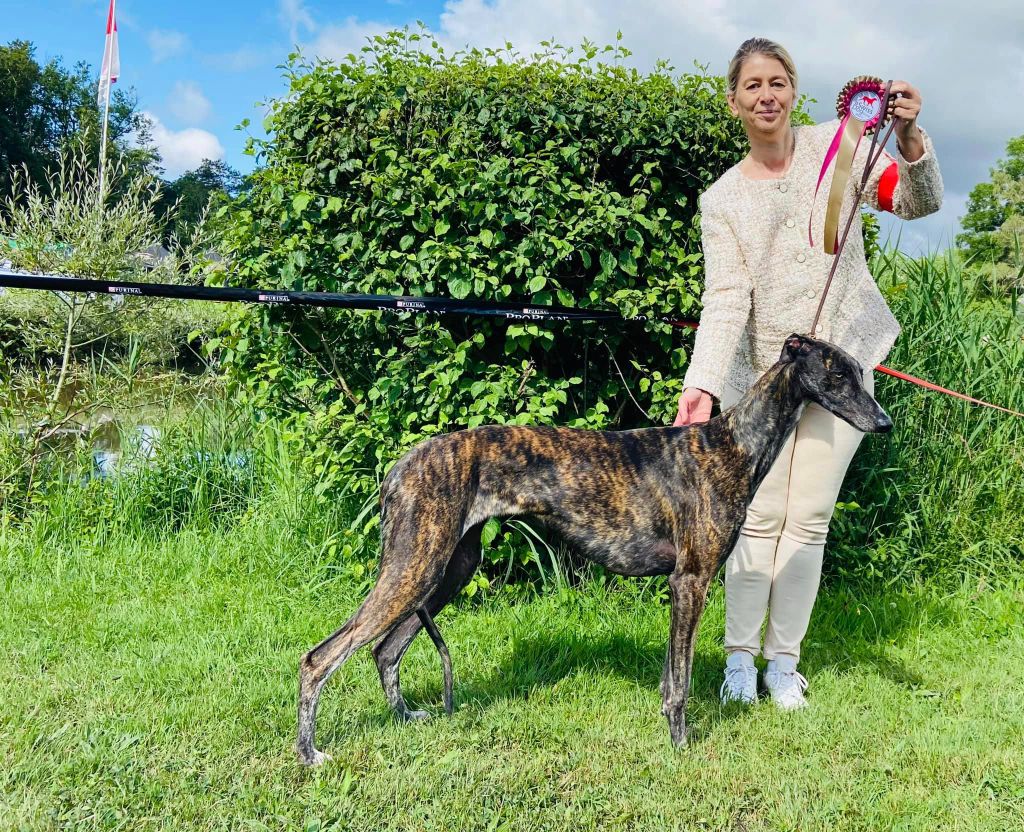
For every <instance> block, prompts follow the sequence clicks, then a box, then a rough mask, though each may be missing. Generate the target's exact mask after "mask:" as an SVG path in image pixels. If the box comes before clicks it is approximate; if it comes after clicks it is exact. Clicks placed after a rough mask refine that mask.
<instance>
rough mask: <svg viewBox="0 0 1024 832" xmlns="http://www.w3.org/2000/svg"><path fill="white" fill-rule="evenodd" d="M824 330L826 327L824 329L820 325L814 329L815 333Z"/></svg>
mask: <svg viewBox="0 0 1024 832" xmlns="http://www.w3.org/2000/svg"><path fill="white" fill-rule="evenodd" d="M824 328H825V327H823V326H822V325H821V324H818V325H817V326H816V327H814V331H815V332H817V333H820V332H821V331H822V330H823V329H824Z"/></svg>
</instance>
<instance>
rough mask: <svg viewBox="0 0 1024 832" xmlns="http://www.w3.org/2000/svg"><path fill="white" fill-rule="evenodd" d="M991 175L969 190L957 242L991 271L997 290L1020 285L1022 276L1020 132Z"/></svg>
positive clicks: (1023, 144) (1023, 142)
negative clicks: (965, 212)
mask: <svg viewBox="0 0 1024 832" xmlns="http://www.w3.org/2000/svg"><path fill="white" fill-rule="evenodd" d="M990 173H991V176H992V179H991V181H989V182H981V183H979V184H978V185H976V186H975V187H974V189H973V190H972V191H971V193H970V196H969V198H968V201H967V214H966V215H965V216H964V217H963V219H962V220H961V225H962V227H963V229H964V230H963V233H961V234H959V235H958V236H957V238H956V241H957V244H958V245H959V246H960V247H961V248H962V249H963V250H964V253H965V254H966V255H967V256H968V257H969V258H970V259H971V261H972V262H973V263H975V264H976V265H977V266H978V267H979V268H982V269H985V270H987V271H989V272H990V273H991V276H992V285H993V286H994V287H995V290H996V291H997V292H998V293H1002V292H1005V291H1007V290H1008V289H1009V288H1010V287H1011V286H1017V287H1018V288H1019V287H1020V286H1021V282H1022V276H1024V260H1022V259H1021V251H1022V250H1024V136H1018V137H1017V138H1014V139H1010V141H1009V142H1008V143H1007V145H1006V158H1005V159H1000V160H999V162H997V163H996V166H995V168H993V169H992V170H991V171H990Z"/></svg>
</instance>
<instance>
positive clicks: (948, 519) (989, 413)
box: [831, 251, 1024, 581]
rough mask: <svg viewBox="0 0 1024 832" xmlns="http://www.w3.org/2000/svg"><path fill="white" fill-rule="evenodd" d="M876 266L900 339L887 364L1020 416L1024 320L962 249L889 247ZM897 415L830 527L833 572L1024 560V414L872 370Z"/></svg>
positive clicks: (869, 447)
mask: <svg viewBox="0 0 1024 832" xmlns="http://www.w3.org/2000/svg"><path fill="white" fill-rule="evenodd" d="M872 271H873V273H874V275H875V276H876V278H877V279H878V282H879V286H880V287H881V288H882V290H883V292H884V293H885V294H886V296H887V300H888V302H889V305H890V307H891V308H892V310H893V313H894V314H895V315H896V317H897V318H898V319H899V321H900V323H901V325H902V327H903V332H902V334H901V335H900V337H899V339H898V340H897V343H896V345H895V347H894V348H893V350H892V352H891V354H890V355H889V357H888V359H887V361H886V365H887V366H889V367H892V368H893V369H898V370H902V371H904V372H907V373H910V374H912V375H915V376H919V377H922V378H926V379H928V380H930V381H933V382H935V383H936V384H939V385H941V386H943V387H947V388H950V389H953V390H957V391H960V392H964V393H967V394H969V395H972V396H975V397H977V398H980V399H984V400H986V401H990V402H993V403H996V404H1001V405H1003V406H1005V407H1009V408H1011V409H1013V410H1017V411H1024V318H1022V317H1021V315H1020V312H1021V310H1020V309H1019V308H1018V306H1017V298H1016V297H1015V296H1006V297H1003V298H996V299H993V298H992V297H991V295H990V294H989V293H987V292H985V291H983V289H984V287H983V286H982V285H981V282H982V281H983V280H984V277H983V276H982V275H980V274H978V273H975V272H974V271H972V270H971V269H969V268H966V267H965V266H964V265H963V263H962V262H961V260H960V258H959V256H958V255H957V253H956V252H955V251H948V252H946V253H945V254H943V255H933V256H930V257H922V258H911V257H907V256H905V255H902V254H899V253H898V252H893V251H882V252H880V253H879V254H878V255H877V256H876V257H875V258H874V261H873V263H872ZM876 381H877V384H876V387H877V390H876V395H877V397H878V400H879V402H880V403H881V404H882V406H883V407H885V408H886V410H887V411H888V412H889V414H890V415H891V416H892V418H893V421H894V422H895V429H894V430H893V432H892V433H891V434H890V435H889V436H887V437H866V439H865V442H864V444H863V446H862V447H861V449H860V451H859V452H858V455H857V457H856V458H855V460H854V462H853V465H852V466H851V470H850V475H849V476H848V477H847V481H846V485H845V487H844V490H843V493H842V494H841V495H840V503H839V506H838V507H837V516H836V518H835V521H834V524H833V527H832V535H831V538H832V551H833V553H834V557H833V558H832V559H831V562H832V565H833V568H834V569H835V570H836V571H838V572H840V573H844V574H851V573H856V574H858V575H863V576H869V577H877V576H881V577H883V578H884V579H886V580H890V581H896V580H900V579H904V578H906V577H908V576H909V575H911V574H919V575H928V576H936V575H949V576H953V575H955V574H957V573H959V572H962V571H965V570H967V571H970V572H972V573H974V572H983V573H992V574H997V573H999V572H1000V571H1001V570H1003V569H1004V568H1005V567H1006V566H1007V565H1009V564H1010V563H1018V564H1019V563H1020V562H1022V561H1024V522H1022V519H1021V506H1022V505H1024V419H1022V418H1020V417H1015V416H1012V415H1009V414H1006V413H1002V412H1000V411H997V410H993V409H990V408H986V407H983V406H980V405H974V404H971V403H968V402H965V401H962V400H959V399H956V398H953V397H950V396H947V395H944V394H941V393H936V392H930V391H926V390H924V389H922V388H920V387H918V386H915V385H912V384H910V383H908V382H905V381H902V380H900V379H895V378H892V377H890V376H886V375H883V374H881V373H876Z"/></svg>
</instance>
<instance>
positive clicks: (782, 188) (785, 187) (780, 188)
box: [779, 182, 789, 193]
mask: <svg viewBox="0 0 1024 832" xmlns="http://www.w3.org/2000/svg"><path fill="white" fill-rule="evenodd" d="M779 190H780V191H782V193H786V191H788V190H789V185H787V184H786V183H785V182H783V183H782V184H781V185H779Z"/></svg>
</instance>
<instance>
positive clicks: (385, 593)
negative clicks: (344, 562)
mask: <svg viewBox="0 0 1024 832" xmlns="http://www.w3.org/2000/svg"><path fill="white" fill-rule="evenodd" d="M445 561H446V558H444V557H437V556H432V555H430V554H428V553H424V554H421V557H420V559H419V562H418V563H419V565H420V566H421V569H420V570H418V571H417V573H416V574H415V575H412V576H410V575H409V573H407V572H406V571H404V570H402V569H388V568H384V569H382V571H381V575H380V578H379V579H378V580H377V584H376V586H374V588H373V589H372V590H371V591H370V594H369V595H368V596H367V598H366V600H365V601H363V604H362V606H360V607H359V609H358V610H357V611H356V613H355V615H353V616H352V617H351V618H350V619H349V620H348V621H346V622H345V624H344V625H343V626H342V627H341V629H340V630H338V631H337V632H336V633H334V634H333V635H332V636H330V637H329V638H327V639H325V640H324V641H323V642H321V643H320V644H319V645H317V646H316V647H314V648H313V649H312V650H310V651H309V652H308V653H306V655H305V656H303V657H302V661H301V662H300V664H299V720H298V722H299V724H298V739H297V741H296V744H295V749H296V751H297V753H298V755H299V759H300V760H301V761H302V762H303V763H304V764H306V765H317V764H318V763H322V762H323V761H324V760H325V759H327V758H326V756H325V755H324V754H322V753H321V752H319V751H317V750H316V747H315V743H314V741H315V732H316V711H317V705H318V703H319V700H320V692H321V691H322V690H323V686H324V685H325V684H326V683H327V680H328V679H329V678H330V677H331V675H332V674H333V673H334V672H335V671H336V670H337V669H338V668H339V667H341V666H342V665H343V664H344V663H345V662H346V661H348V659H349V658H350V657H351V656H352V654H353V653H355V652H356V651H357V650H359V648H361V647H364V646H365V645H367V644H370V643H372V642H373V641H376V640H377V639H378V638H380V637H381V636H382V635H384V634H385V633H387V632H388V631H389V630H392V629H394V628H395V626H396V625H397V624H398V623H399V622H401V621H403V620H405V619H406V618H407V617H408V616H409V615H410V614H411V613H412V612H413V611H414V610H416V609H417V608H419V607H421V606H423V604H424V603H425V602H426V601H427V599H428V598H429V596H430V594H432V592H433V591H434V587H436V586H437V584H438V583H439V581H440V578H441V571H442V569H443V568H444V564H445Z"/></svg>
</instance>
